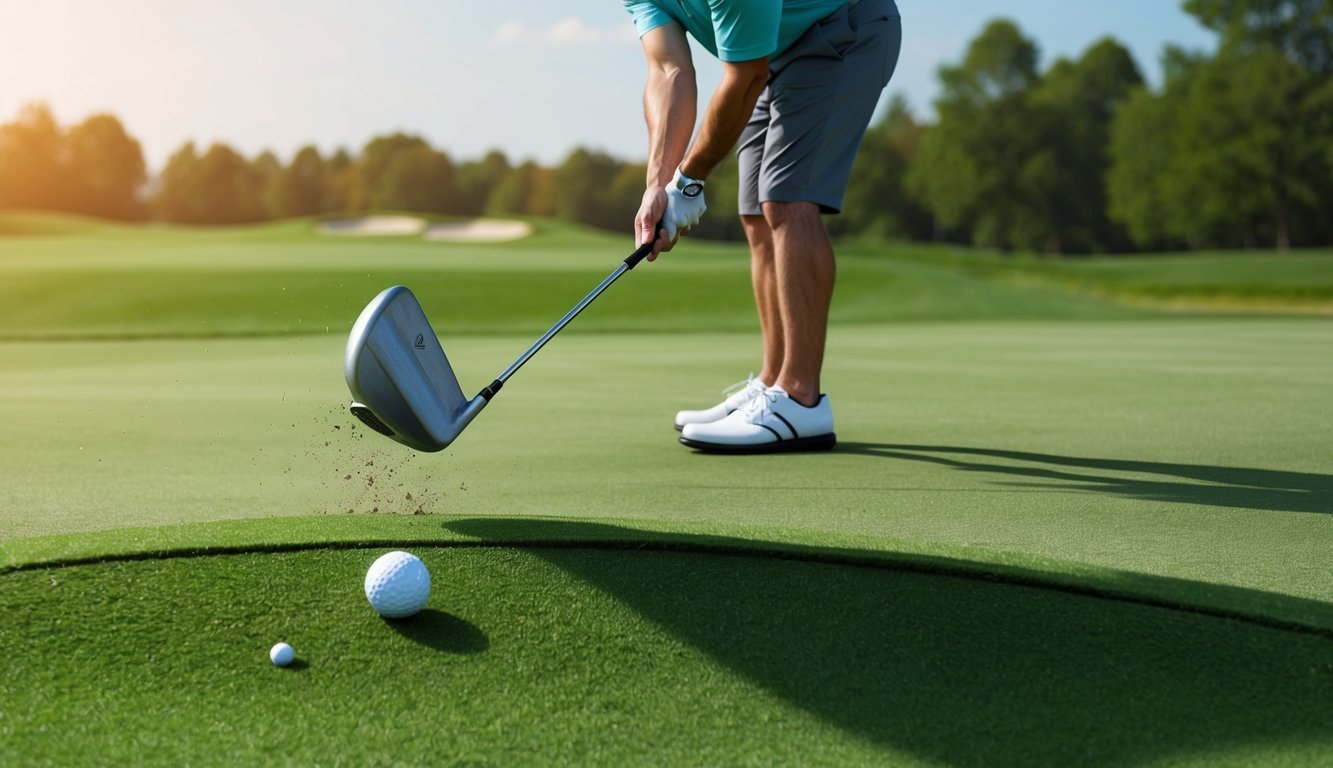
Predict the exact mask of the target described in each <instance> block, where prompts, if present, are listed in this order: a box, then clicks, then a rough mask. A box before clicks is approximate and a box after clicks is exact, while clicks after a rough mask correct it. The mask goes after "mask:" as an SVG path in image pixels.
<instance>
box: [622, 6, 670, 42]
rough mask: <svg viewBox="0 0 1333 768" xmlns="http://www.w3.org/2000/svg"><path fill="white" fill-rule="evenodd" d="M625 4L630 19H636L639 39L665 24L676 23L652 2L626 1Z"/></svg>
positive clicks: (635, 24) (635, 23)
mask: <svg viewBox="0 0 1333 768" xmlns="http://www.w3.org/2000/svg"><path fill="white" fill-rule="evenodd" d="M624 3H625V10H626V11H629V15H630V17H632V18H633V19H634V28H635V29H636V30H638V32H639V37H643V36H644V35H646V34H648V32H649V31H651V30H654V29H657V28H658V27H660V26H662V25H663V24H669V23H671V22H672V21H675V19H673V18H671V17H670V16H668V15H667V13H666V11H663V10H662V9H661V8H658V7H657V3H654V2H652V0H624Z"/></svg>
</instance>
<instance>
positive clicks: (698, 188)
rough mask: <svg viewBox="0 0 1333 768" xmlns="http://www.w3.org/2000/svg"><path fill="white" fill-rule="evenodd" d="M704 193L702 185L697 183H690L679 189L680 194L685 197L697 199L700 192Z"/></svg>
mask: <svg viewBox="0 0 1333 768" xmlns="http://www.w3.org/2000/svg"><path fill="white" fill-rule="evenodd" d="M703 191H704V185H702V184H700V183H699V182H697V181H692V182H690V183H689V184H686V185H685V186H684V187H682V188H681V190H680V193H681V194H682V195H684V196H686V197H698V196H699V193H700V192H703Z"/></svg>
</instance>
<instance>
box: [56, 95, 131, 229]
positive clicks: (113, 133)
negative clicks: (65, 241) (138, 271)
mask: <svg viewBox="0 0 1333 768" xmlns="http://www.w3.org/2000/svg"><path fill="white" fill-rule="evenodd" d="M65 146H66V150H65V152H64V153H63V155H64V161H65V163H66V164H67V166H68V173H67V174H64V175H65V176H66V177H67V178H68V179H69V180H70V186H69V195H70V199H68V200H67V201H65V202H66V205H65V206H63V207H65V208H66V210H70V211H74V212H76V213H82V214H85V215H89V216H100V217H103V218H108V219H120V220H125V221H128V220H137V219H142V218H143V217H144V214H145V213H146V209H145V207H144V204H143V201H142V200H141V199H140V197H139V195H140V191H141V190H142V188H143V185H144V182H145V180H146V179H147V172H146V169H145V166H144V159H143V150H142V149H141V148H140V146H139V142H138V141H135V140H134V138H132V137H131V136H130V135H129V134H128V133H126V132H125V128H124V127H123V126H122V125H121V124H120V121H119V120H117V119H116V118H115V117H113V116H111V115H106V114H102V115H93V116H91V117H89V118H88V119H86V120H84V121H83V122H82V123H79V124H78V125H76V126H74V127H73V128H71V129H70V130H69V133H68V134H67V135H66V137H65Z"/></svg>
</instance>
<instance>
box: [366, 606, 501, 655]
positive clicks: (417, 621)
mask: <svg viewBox="0 0 1333 768" xmlns="http://www.w3.org/2000/svg"><path fill="white" fill-rule="evenodd" d="M384 623H385V624H387V625H389V626H390V627H392V628H393V630H394V631H395V632H397V633H398V634H400V635H402V636H403V637H406V638H407V639H409V640H412V641H414V642H417V643H420V644H421V645H424V646H426V647H427V648H432V649H434V650H437V651H440V652H442V653H459V654H472V653H482V652H483V651H485V650H486V649H488V648H490V647H491V641H490V639H489V638H487V637H486V633H485V632H482V631H481V629H480V628H479V627H477V625H476V624H473V623H472V622H470V621H468V620H467V619H463V618H459V617H458V616H455V615H453V614H451V613H445V612H444V611H437V610H435V609H434V608H426V609H425V610H423V611H421V612H420V613H418V614H416V615H415V616H409V617H407V618H405V619H385V620H384Z"/></svg>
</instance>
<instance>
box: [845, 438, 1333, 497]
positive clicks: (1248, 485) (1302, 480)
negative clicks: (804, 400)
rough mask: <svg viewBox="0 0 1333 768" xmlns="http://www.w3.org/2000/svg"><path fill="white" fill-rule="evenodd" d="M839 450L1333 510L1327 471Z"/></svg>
mask: <svg viewBox="0 0 1333 768" xmlns="http://www.w3.org/2000/svg"><path fill="white" fill-rule="evenodd" d="M837 451H838V452H839V453H844V454H846V453H850V454H859V455H863V456H876V457H879V458H885V459H897V460H900V461H916V462H925V463H928V464H936V465H939V466H943V467H950V468H953V469H957V470H960V471H964V472H980V473H990V474H997V475H1009V476H1011V477H1015V478H1024V479H1025V481H1018V480H1014V481H1011V482H1009V483H1005V484H1006V485H1012V486H1018V487H1023V488H1031V489H1037V490H1072V491H1082V492H1087V493H1105V494H1111V495H1114V496H1121V497H1124V498H1131V499H1147V500H1151V501H1163V502H1177V503H1183V504H1199V505H1204V506H1212V507H1224V508H1238V509H1263V510H1269V511H1272V512H1315V513H1321V514H1333V475H1320V474H1315V473H1312V472H1291V471H1286V470H1273V469H1252V468H1245V467H1217V466H1209V465H1203V464H1174V463H1164V462H1155V461H1136V460H1133V459H1099V458H1086V457H1077V456H1055V455H1050V454H1043V453H1030V452H1026V451H1011V450H1002V449H996V448H964V447H957V446H941V445H896V444H891V443H848V442H843V443H839V444H838V447H837ZM1119 473H1123V474H1119ZM1144 475H1148V476H1150V477H1144Z"/></svg>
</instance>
